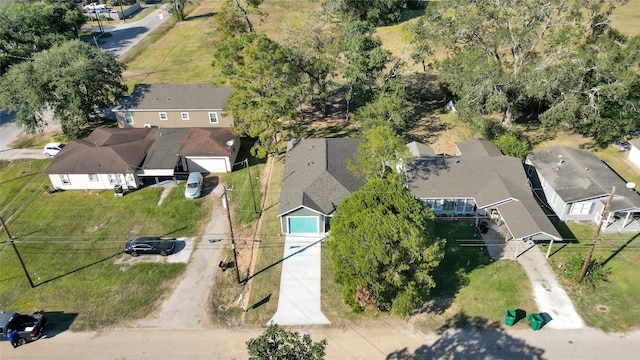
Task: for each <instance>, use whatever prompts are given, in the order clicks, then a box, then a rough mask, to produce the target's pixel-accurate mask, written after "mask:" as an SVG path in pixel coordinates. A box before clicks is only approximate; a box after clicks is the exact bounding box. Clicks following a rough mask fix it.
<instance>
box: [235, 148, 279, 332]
mask: <svg viewBox="0 0 640 360" xmlns="http://www.w3.org/2000/svg"><path fill="white" fill-rule="evenodd" d="M283 173H284V158H283V157H279V158H278V159H276V160H275V161H274V164H273V168H272V170H271V181H270V183H269V188H268V191H267V194H266V199H265V206H264V212H263V213H262V226H261V229H260V233H259V234H258V240H259V241H260V242H259V243H258V246H257V247H256V251H257V260H256V264H254V265H253V271H252V272H251V278H250V280H249V282H248V285H249V286H250V288H251V292H250V294H249V297H248V299H247V300H246V301H245V303H246V305H247V307H248V308H249V311H248V312H247V313H246V314H245V317H244V322H245V323H246V324H248V325H257V326H264V325H265V324H266V323H267V321H269V319H271V317H272V316H273V315H274V314H275V312H276V310H277V308H278V295H279V293H280V273H281V271H282V263H281V262H280V261H281V260H282V256H283V254H284V236H281V235H278V234H280V222H279V218H278V201H279V200H280V185H281V183H282V175H283ZM252 175H253V174H252Z"/></svg>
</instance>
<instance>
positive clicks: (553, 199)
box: [551, 192, 559, 206]
mask: <svg viewBox="0 0 640 360" xmlns="http://www.w3.org/2000/svg"><path fill="white" fill-rule="evenodd" d="M558 198H559V196H558V193H557V192H554V193H553V195H552V196H551V205H553V206H556V205H557V204H558Z"/></svg>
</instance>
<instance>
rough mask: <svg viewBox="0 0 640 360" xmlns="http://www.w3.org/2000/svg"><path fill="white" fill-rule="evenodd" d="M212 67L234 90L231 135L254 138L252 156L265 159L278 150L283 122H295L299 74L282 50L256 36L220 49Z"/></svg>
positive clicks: (274, 43) (248, 36)
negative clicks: (233, 123) (216, 69)
mask: <svg viewBox="0 0 640 360" xmlns="http://www.w3.org/2000/svg"><path fill="white" fill-rule="evenodd" d="M213 66H215V67H216V68H218V69H220V71H221V72H222V74H224V75H225V76H227V78H228V79H229V82H230V84H231V85H232V86H233V93H232V94H231V98H230V99H229V105H228V110H230V111H231V113H232V116H233V118H234V120H235V125H234V127H233V131H235V132H236V134H238V135H246V136H249V137H252V138H256V139H257V141H256V142H255V144H254V145H253V147H252V148H251V153H252V154H253V155H255V156H257V157H260V158H264V157H266V156H267V155H268V154H270V153H272V152H275V151H277V150H278V148H277V146H278V144H279V143H280V141H281V140H282V139H281V131H282V128H283V124H282V121H283V119H284V120H288V119H292V118H295V107H296V94H298V93H299V92H298V90H297V86H298V83H299V73H298V71H297V69H296V67H295V66H294V65H293V64H292V63H291V61H290V59H289V57H288V53H287V51H286V49H285V48H283V47H282V46H280V45H278V44H277V43H276V42H274V41H272V40H270V39H269V38H267V37H266V36H265V35H258V34H255V33H251V34H247V35H244V36H242V37H240V38H238V39H234V40H232V41H229V42H227V43H225V44H223V45H221V46H220V47H219V48H218V50H217V52H216V54H215V59H214V62H213Z"/></svg>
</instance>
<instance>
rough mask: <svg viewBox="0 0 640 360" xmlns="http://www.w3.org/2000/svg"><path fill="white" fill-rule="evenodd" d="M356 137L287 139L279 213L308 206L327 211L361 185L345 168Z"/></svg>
mask: <svg viewBox="0 0 640 360" xmlns="http://www.w3.org/2000/svg"><path fill="white" fill-rule="evenodd" d="M358 143H359V140H358V139H302V140H297V141H294V140H292V141H291V142H289V150H288V151H287V156H286V160H285V170H284V175H283V179H282V191H281V193H280V204H279V209H278V213H279V214H280V216H282V215H284V214H286V213H288V212H291V211H292V210H295V209H296V208H299V207H300V206H305V207H308V208H310V209H312V210H315V211H318V212H321V213H323V214H330V213H332V212H333V211H334V210H335V207H336V206H337V205H338V204H339V203H340V201H342V199H344V198H345V197H347V196H349V195H351V193H352V192H353V191H356V190H358V189H359V188H360V187H361V186H362V185H364V180H363V179H361V178H359V177H357V176H355V175H353V174H352V173H351V172H349V171H348V170H347V163H348V161H349V159H351V158H352V157H353V155H354V154H355V153H356V151H357V148H358Z"/></svg>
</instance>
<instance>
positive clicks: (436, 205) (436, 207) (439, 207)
mask: <svg viewBox="0 0 640 360" xmlns="http://www.w3.org/2000/svg"><path fill="white" fill-rule="evenodd" d="M442 205H444V200H442V199H438V200H435V201H434V202H433V210H442Z"/></svg>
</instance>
